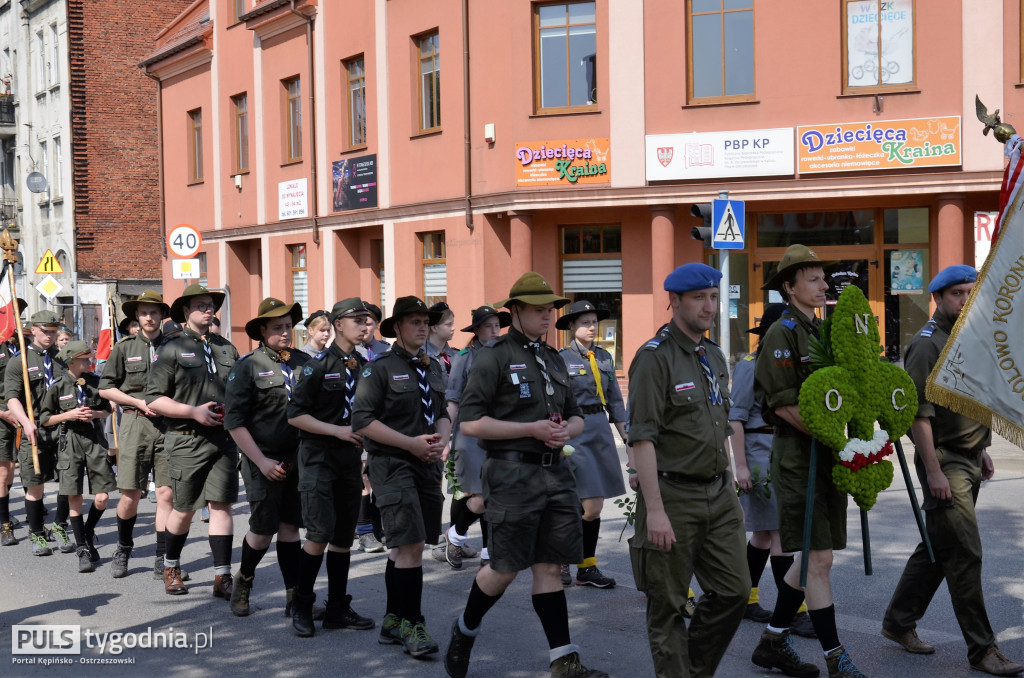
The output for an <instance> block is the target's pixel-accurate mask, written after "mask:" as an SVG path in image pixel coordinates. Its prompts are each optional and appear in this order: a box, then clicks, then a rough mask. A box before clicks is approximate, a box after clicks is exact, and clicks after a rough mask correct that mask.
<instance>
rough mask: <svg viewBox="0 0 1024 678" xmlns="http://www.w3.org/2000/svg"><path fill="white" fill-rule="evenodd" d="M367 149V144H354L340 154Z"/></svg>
mask: <svg viewBox="0 0 1024 678" xmlns="http://www.w3.org/2000/svg"><path fill="white" fill-rule="evenodd" d="M413 138H415V137H413ZM365 150H366V144H363V145H362V146H352V147H351V148H346V149H345V150H344V151H342V152H341V153H340V155H347V154H348V153H358V152H360V151H365Z"/></svg>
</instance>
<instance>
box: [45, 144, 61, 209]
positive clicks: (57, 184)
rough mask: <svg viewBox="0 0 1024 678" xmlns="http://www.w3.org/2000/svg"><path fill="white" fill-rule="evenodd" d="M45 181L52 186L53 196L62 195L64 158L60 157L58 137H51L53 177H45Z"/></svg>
mask: <svg viewBox="0 0 1024 678" xmlns="http://www.w3.org/2000/svg"><path fill="white" fill-rule="evenodd" d="M47 181H49V182H50V185H51V186H52V187H53V190H52V191H51V193H52V195H53V197H54V198H59V197H61V196H62V195H64V158H62V157H61V143H60V137H54V138H53V178H52V179H51V178H49V177H47Z"/></svg>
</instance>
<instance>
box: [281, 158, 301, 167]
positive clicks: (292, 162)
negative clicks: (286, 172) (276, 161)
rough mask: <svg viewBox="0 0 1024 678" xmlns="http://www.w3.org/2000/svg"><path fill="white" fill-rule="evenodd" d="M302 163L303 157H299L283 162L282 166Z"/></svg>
mask: <svg viewBox="0 0 1024 678" xmlns="http://www.w3.org/2000/svg"><path fill="white" fill-rule="evenodd" d="M301 164H302V158H298V159H297V160H285V161H284V162H282V163H281V167H291V166H292V165H301Z"/></svg>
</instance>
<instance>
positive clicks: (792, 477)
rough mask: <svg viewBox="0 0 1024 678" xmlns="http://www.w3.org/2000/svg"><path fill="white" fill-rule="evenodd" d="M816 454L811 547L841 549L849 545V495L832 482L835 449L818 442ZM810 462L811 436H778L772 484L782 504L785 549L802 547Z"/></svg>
mask: <svg viewBox="0 0 1024 678" xmlns="http://www.w3.org/2000/svg"><path fill="white" fill-rule="evenodd" d="M816 454H817V457H816V459H817V469H818V473H817V478H816V482H815V490H814V516H813V521H812V522H811V550H814V551H830V550H831V551H839V550H842V549H844V548H846V505H847V503H848V501H847V495H846V493H845V492H841V491H839V490H838V489H837V488H836V486H835V483H833V482H832V464H833V463H834V460H833V458H832V450H830V449H829V448H827V447H825V446H824V445H822V444H820V443H819V444H818V449H817V452H816ZM810 462H811V439H810V438H809V437H807V436H803V435H801V436H792V437H784V436H778V435H777V436H775V439H774V441H772V487H773V488H774V489H775V497H776V502H777V504H778V507H779V537H780V540H781V542H782V550H783V551H786V552H793V551H800V550H801V549H802V548H803V536H804V512H805V510H806V506H807V480H808V469H809V468H810Z"/></svg>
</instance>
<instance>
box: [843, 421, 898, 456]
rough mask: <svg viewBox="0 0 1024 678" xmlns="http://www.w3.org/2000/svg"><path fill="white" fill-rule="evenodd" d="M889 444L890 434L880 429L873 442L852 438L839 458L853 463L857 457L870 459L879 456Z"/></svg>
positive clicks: (876, 432)
mask: <svg viewBox="0 0 1024 678" xmlns="http://www.w3.org/2000/svg"><path fill="white" fill-rule="evenodd" d="M888 442H889V434H888V433H886V432H885V431H883V430H882V429H879V430H877V431H875V435H874V437H873V438H872V439H871V440H861V439H860V438H850V440H849V442H847V443H846V447H844V448H843V449H842V450H841V451H840V452H839V458H840V459H842V460H843V461H847V462H850V461H853V458H854V457H855V456H856V455H858V454H859V455H862V456H864V457H870V456H871V455H873V454H877V453H878V452H880V451H881V450H882V448H883V447H885V445H886V443H888Z"/></svg>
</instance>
